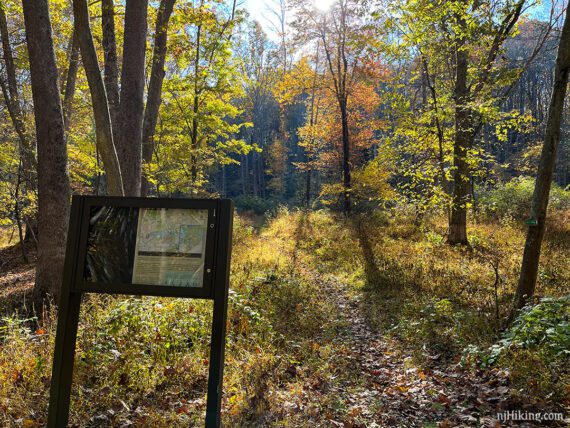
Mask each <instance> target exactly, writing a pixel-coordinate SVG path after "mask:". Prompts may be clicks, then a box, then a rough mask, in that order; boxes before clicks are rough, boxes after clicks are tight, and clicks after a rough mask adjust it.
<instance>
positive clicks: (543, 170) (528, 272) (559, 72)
mask: <svg viewBox="0 0 570 428" xmlns="http://www.w3.org/2000/svg"><path fill="white" fill-rule="evenodd" d="M569 72H570V8H568V9H566V18H565V21H564V26H563V28H562V33H561V36H560V43H559V45H558V55H557V57H556V67H555V70H554V85H553V88H552V95H551V99H550V106H549V108H548V118H547V121H546V131H545V135H544V145H543V146H542V154H541V156H540V163H539V166H538V173H537V176H536V184H535V187H534V194H533V196H532V204H531V210H530V223H531V224H530V225H529V228H528V232H527V237H526V243H525V247H524V255H523V260H522V266H521V273H520V277H519V283H518V287H517V293H516V299H515V305H516V308H519V309H520V308H522V307H523V306H524V305H525V304H526V303H527V302H528V301H529V300H530V299H531V298H532V297H533V295H534V290H535V288H536V276H537V273H538V263H539V259H540V247H541V244H542V238H543V237H544V231H545V227H546V209H547V207H548V197H549V194H550V185H551V184H552V172H553V170H554V165H555V162H556V151H557V148H558V144H559V142H560V124H561V121H562V113H563V110H564V98H565V97H566V90H567V86H568V74H569ZM535 222H536V223H535ZM534 223H535V224H534Z"/></svg>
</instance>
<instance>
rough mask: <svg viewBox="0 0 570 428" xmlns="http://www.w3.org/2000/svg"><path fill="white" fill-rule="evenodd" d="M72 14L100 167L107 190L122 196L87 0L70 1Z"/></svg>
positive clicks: (111, 193)
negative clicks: (93, 124) (86, 85)
mask: <svg viewBox="0 0 570 428" xmlns="http://www.w3.org/2000/svg"><path fill="white" fill-rule="evenodd" d="M73 15H74V19H75V33H76V34H77V37H78V38H79V50H80V52H81V60H82V62H83V67H84V68H85V74H86V75H87V82H88V84H89V90H90V92H91V103H92V104H93V113H94V117H95V134H96V140H97V147H98V149H99V153H100V154H101V159H102V161H103V166H104V167H105V172H106V174H107V191H108V193H109V194H110V195H113V196H122V195H123V180H122V177H121V167H120V166H119V160H118V157H117V152H116V150H115V144H114V142H113V130H112V127H111V117H110V115H109V104H108V102H107V92H106V90H105V85H104V84H103V78H102V77H101V71H100V69H99V62H98V60H97V52H96V51H95V45H94V44H93V36H92V35H91V28H90V27H89V11H88V9H87V0H73Z"/></svg>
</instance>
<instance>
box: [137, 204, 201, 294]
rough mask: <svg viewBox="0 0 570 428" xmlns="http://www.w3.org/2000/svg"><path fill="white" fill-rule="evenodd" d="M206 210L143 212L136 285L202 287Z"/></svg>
mask: <svg viewBox="0 0 570 428" xmlns="http://www.w3.org/2000/svg"><path fill="white" fill-rule="evenodd" d="M207 226H208V211H207V210H191V209H166V208H161V209H150V208H141V210H140V212H139V219H138V229H137V240H136V247H135V260H134V267H133V283H135V284H151V285H167V286H178V287H201V286H202V283H203V276H204V256H205V250H206V235H207Z"/></svg>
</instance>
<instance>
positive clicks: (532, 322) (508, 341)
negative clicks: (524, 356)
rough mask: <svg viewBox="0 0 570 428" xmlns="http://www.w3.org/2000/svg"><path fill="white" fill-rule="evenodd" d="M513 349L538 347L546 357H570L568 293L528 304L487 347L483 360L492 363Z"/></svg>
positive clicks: (554, 359)
mask: <svg viewBox="0 0 570 428" xmlns="http://www.w3.org/2000/svg"><path fill="white" fill-rule="evenodd" d="M513 349H529V350H537V349H542V350H543V351H544V354H546V356H548V357H549V360H550V361H564V360H566V361H567V360H568V359H569V358H570V296H564V297H560V298H558V299H557V298H543V299H541V300H540V302H539V303H538V304H536V305H532V304H530V305H528V306H526V307H525V308H523V310H522V311H521V312H520V314H519V315H518V316H517V318H516V319H515V321H514V323H513V325H512V326H511V327H510V328H509V329H508V330H507V331H506V332H505V334H504V335H503V338H502V339H501V340H500V341H499V343H498V344H496V345H493V346H492V347H491V348H490V349H489V353H488V357H487V358H486V360H485V362H487V363H490V364H492V363H494V362H496V361H497V359H498V358H499V357H500V356H501V355H502V354H504V353H506V352H508V351H510V350H513Z"/></svg>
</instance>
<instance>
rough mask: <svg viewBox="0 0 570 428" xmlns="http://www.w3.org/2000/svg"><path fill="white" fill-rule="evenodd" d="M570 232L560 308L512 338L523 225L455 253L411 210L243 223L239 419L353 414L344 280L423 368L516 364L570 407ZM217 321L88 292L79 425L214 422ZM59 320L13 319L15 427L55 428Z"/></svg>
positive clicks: (315, 419) (530, 314) (234, 405)
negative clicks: (333, 288)
mask: <svg viewBox="0 0 570 428" xmlns="http://www.w3.org/2000/svg"><path fill="white" fill-rule="evenodd" d="M560 218H565V217H564V216H563V215H562V217H560ZM566 218H567V217H566ZM568 229H569V224H568V222H567V221H565V220H564V221H556V222H553V223H551V224H550V225H549V230H548V233H547V236H546V240H545V245H544V249H543V254H542V259H541V261H542V263H541V268H540V272H539V281H538V284H537V290H538V292H539V294H540V297H545V296H548V297H547V298H546V299H543V300H542V301H541V303H540V305H539V306H535V307H534V308H527V309H526V310H525V311H523V313H521V315H520V316H519V318H517V321H516V322H515V323H514V324H513V326H512V328H511V329H510V330H505V326H506V324H505V320H506V318H507V317H508V315H509V311H510V309H511V306H512V298H513V293H514V288H515V285H516V280H517V274H518V270H519V268H520V259H521V249H522V244H523V238H524V236H523V228H522V226H521V225H520V224H518V223H516V222H512V221H506V222H501V221H484V220H482V219H479V220H477V222H476V224H475V225H473V227H472V228H471V230H470V236H471V242H472V247H471V248H470V249H461V248H458V247H450V246H448V245H446V244H445V238H444V235H445V225H444V222H443V220H442V219H441V218H439V217H433V218H429V217H428V218H426V219H424V222H423V223H422V224H420V225H418V224H417V223H416V222H414V219H413V216H412V215H408V214H406V212H403V211H402V212H399V211H393V212H377V213H375V214H374V215H368V216H361V217H355V218H353V219H350V220H348V219H345V218H343V217H340V216H335V215H333V214H331V213H330V212H327V211H313V212H305V211H293V212H289V211H287V210H286V209H281V210H280V211H278V212H276V214H274V215H273V216H272V217H271V218H269V219H268V220H267V222H266V226H264V227H263V228H261V229H260V230H256V229H254V228H253V227H251V226H249V225H247V224H246V223H245V222H244V221H243V220H240V219H239V218H238V219H237V225H236V228H235V235H234V251H233V260H232V272H231V292H230V306H229V308H230V309H229V314H228V336H227V348H226V362H225V367H226V369H225V377H224V399H223V407H224V413H223V418H224V421H225V423H226V424H227V426H264V425H271V426H291V427H301V426H317V423H324V424H326V419H328V418H332V417H334V416H335V415H336V414H341V413H342V412H343V411H345V410H346V408H347V403H346V402H344V401H343V399H342V398H341V397H340V396H339V395H338V394H337V393H335V392H334V391H335V388H337V389H338V388H339V385H340V384H341V383H342V382H343V380H346V379H349V378H352V379H356V381H358V379H359V373H358V371H357V367H354V366H352V365H351V363H350V362H348V361H345V360H344V359H343V358H342V357H340V356H341V355H343V352H345V351H346V350H344V349H343V348H342V346H343V345H342V344H339V343H337V341H336V340H335V337H336V336H337V335H338V334H339V332H340V331H343V329H345V327H346V325H345V323H346V320H344V319H343V318H342V317H341V316H339V312H338V310H337V308H336V307H335V304H336V303H335V301H334V299H332V298H331V297H330V295H329V291H328V289H327V287H328V286H327V284H330V283H331V282H333V281H334V282H335V283H341V284H344V287H345V288H347V290H346V295H347V298H351V296H362V298H361V310H362V312H363V313H364V314H365V317H366V320H367V321H368V323H369V324H370V325H371V326H372V327H373V328H374V329H376V330H377V331H378V332H380V333H381V334H384V335H386V336H388V337H389V338H390V340H392V341H393V343H395V344H397V346H398V347H399V348H401V349H402V350H405V351H406V352H408V353H410V354H411V355H413V358H414V363H415V364H416V365H418V366H420V367H422V368H423V369H425V370H429V369H430V368H431V367H434V366H445V365H452V364H456V363H460V362H463V363H467V364H468V367H473V369H485V368H486V367H489V366H491V365H492V366H495V367H502V368H504V369H507V370H509V372H510V373H511V375H510V376H511V381H512V383H513V385H515V386H516V387H517V388H519V389H521V390H524V388H526V387H532V388H533V389H532V391H533V393H534V394H535V397H536V400H542V402H547V403H550V402H558V403H559V402H560V400H562V399H563V395H562V394H563V392H564V389H565V388H568V386H567V381H568V377H567V372H565V370H567V369H565V367H567V366H568V364H567V362H568V337H567V332H568V330H567V328H568V299H567V298H565V299H560V298H561V297H563V296H564V295H565V294H567V285H568V284H569V283H570V266H569V263H568V260H569V259H570V253H569V244H568V241H567V240H566V239H564V236H568V234H569V233H570V232H569V230H568ZM556 298H558V300H556ZM549 299H550V300H549ZM555 305H559V306H560V307H559V306H556V308H558V309H556V310H555V309H553V308H554V307H555ZM211 311H212V307H211V303H210V302H207V301H198V300H184V299H167V298H150V297H143V298H138V297H137V298H135V297H131V298H125V297H114V296H87V297H86V298H85V300H84V302H83V305H82V312H81V323H80V329H79V334H78V343H77V352H76V366H75V367H76V370H75V376H74V384H73V393H72V409H71V423H72V424H75V425H77V426H109V425H114V426H121V425H125V424H133V425H134V426H153V427H155V426H157V427H160V426H164V427H170V426H188V425H201V423H202V422H201V421H202V420H203V417H204V411H205V404H206V403H205V393H206V387H207V369H208V363H209V361H208V358H209V355H208V352H209V337H210V328H211ZM541 311H542V312H541ZM561 314H562V315H561ZM561 317H562V318H561ZM55 319H56V313H55V310H53V309H52V311H51V312H50V313H48V314H47V315H46V316H45V317H44V319H43V320H42V321H41V322H40V324H39V327H38V324H37V322H36V320H29V319H22V317H20V316H19V315H18V314H17V313H15V314H13V313H6V314H3V318H2V320H1V323H0V340H1V347H0V418H1V419H0V424H1V425H2V426H22V425H23V426H28V427H33V426H43V425H44V424H45V421H46V413H47V402H48V396H49V384H50V374H51V373H50V372H51V362H52V352H53V351H52V349H53V341H54V335H55V321H54V320H55ZM560 320H562V321H560ZM549 322H551V323H552V325H550V324H548V323H549ZM561 322H562V324H561ZM564 322H565V323H566V324H563V323H564ZM31 326H34V327H33V329H32V328H31ZM560 326H562V327H560ZM564 326H565V327H564ZM560 328H562V330H560ZM521 343H522V344H523V345H521ZM497 347H498V348H497ZM490 355H492V356H493V357H492V358H491V357H490ZM462 356H463V359H462ZM531 369H532V370H531ZM337 389H336V390H337ZM553 391H554V392H553ZM556 400H558V401H556ZM323 421H324V422H323ZM324 426H326V425H324Z"/></svg>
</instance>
